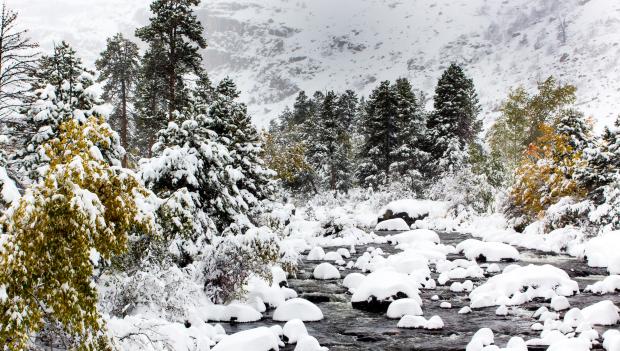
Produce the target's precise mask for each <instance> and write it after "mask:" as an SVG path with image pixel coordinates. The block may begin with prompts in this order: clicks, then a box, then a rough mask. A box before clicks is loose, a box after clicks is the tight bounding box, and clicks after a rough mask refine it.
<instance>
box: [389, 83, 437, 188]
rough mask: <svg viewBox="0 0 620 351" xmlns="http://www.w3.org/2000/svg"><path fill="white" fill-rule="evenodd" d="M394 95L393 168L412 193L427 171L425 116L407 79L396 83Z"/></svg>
mask: <svg viewBox="0 0 620 351" xmlns="http://www.w3.org/2000/svg"><path fill="white" fill-rule="evenodd" d="M394 92H395V97H396V128H397V132H396V135H397V136H396V137H397V139H398V147H397V148H396V149H395V150H394V152H393V154H394V159H395V160H396V161H395V163H394V164H393V166H392V168H393V170H394V171H395V172H396V173H398V174H400V175H402V176H406V177H407V178H408V179H409V181H408V182H407V183H409V186H410V187H411V189H412V190H415V189H414V188H416V187H419V185H420V184H419V182H420V181H421V179H422V176H423V175H424V174H426V172H427V168H428V167H427V162H428V158H429V155H428V153H427V152H426V151H424V142H425V140H424V135H425V133H426V116H425V115H424V111H423V110H422V107H421V106H420V104H419V103H418V101H417V98H416V96H415V93H414V92H413V89H412V87H411V83H410V82H409V80H408V79H406V78H400V79H398V80H396V83H395V84H394Z"/></svg>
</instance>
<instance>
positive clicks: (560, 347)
mask: <svg viewBox="0 0 620 351" xmlns="http://www.w3.org/2000/svg"><path fill="white" fill-rule="evenodd" d="M591 347H592V344H591V343H590V341H588V340H586V339H582V338H567V339H564V340H558V341H555V342H553V343H551V344H550V345H549V347H548V348H547V351H590V348H591Z"/></svg>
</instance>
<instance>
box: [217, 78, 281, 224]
mask: <svg viewBox="0 0 620 351" xmlns="http://www.w3.org/2000/svg"><path fill="white" fill-rule="evenodd" d="M238 97H239V91H238V90H237V87H236V85H235V83H234V82H233V81H232V80H231V79H229V78H225V79H223V80H222V81H221V82H220V83H219V84H218V86H217V88H216V89H215V94H214V96H213V103H212V105H211V109H210V111H209V119H210V129H211V130H212V131H213V132H214V133H215V134H216V135H217V137H216V141H218V142H220V143H221V144H223V145H225V146H226V147H227V148H228V150H230V156H231V158H232V162H231V165H232V167H233V168H234V169H236V170H237V171H238V172H239V174H238V177H237V179H236V186H237V188H238V189H239V192H240V194H241V196H242V197H243V201H244V202H245V204H246V206H247V207H248V208H247V210H249V214H250V217H251V218H252V217H254V215H256V214H258V213H259V212H260V210H261V209H262V206H261V202H262V201H263V200H265V199H268V198H270V197H271V195H272V194H273V191H274V188H273V186H274V185H273V182H272V178H273V176H274V174H273V171H271V170H269V169H268V168H267V167H266V166H265V163H264V161H263V159H262V155H261V154H262V153H263V146H262V143H261V141H260V138H259V135H258V132H257V131H256V128H255V127H254V126H253V125H252V121H251V119H250V116H249V115H248V113H247V107H246V105H245V104H243V103H241V102H239V101H237V99H238Z"/></svg>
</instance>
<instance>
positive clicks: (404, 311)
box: [386, 298, 423, 319]
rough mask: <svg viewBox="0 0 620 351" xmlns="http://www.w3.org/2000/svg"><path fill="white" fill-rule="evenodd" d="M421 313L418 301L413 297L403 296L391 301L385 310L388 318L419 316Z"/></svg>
mask: <svg viewBox="0 0 620 351" xmlns="http://www.w3.org/2000/svg"><path fill="white" fill-rule="evenodd" d="M422 314H423V312H422V307H420V303H419V302H418V301H417V300H415V299H410V298H405V299H398V300H396V301H393V302H392V303H391V304H390V306H389V307H388V310H387V313H386V315H387V317H388V318H394V319H397V318H401V317H403V316H405V315H410V316H421V315H422Z"/></svg>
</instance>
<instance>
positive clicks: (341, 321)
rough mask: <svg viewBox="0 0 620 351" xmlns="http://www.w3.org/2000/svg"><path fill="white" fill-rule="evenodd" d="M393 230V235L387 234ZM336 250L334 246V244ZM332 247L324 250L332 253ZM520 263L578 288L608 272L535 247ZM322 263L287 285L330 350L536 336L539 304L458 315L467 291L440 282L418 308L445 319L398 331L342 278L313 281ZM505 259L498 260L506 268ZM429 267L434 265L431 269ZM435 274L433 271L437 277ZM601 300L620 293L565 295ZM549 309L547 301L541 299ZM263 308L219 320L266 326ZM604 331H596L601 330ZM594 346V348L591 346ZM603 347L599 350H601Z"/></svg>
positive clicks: (453, 239)
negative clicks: (306, 304) (252, 317)
mask: <svg viewBox="0 0 620 351" xmlns="http://www.w3.org/2000/svg"><path fill="white" fill-rule="evenodd" d="M385 234H386V235H387V234H391V233H385ZM440 237H441V242H442V243H443V244H449V245H456V244H458V243H459V242H461V241H462V240H465V239H467V238H469V236H467V235H462V234H458V233H440ZM369 246H373V247H380V248H381V249H382V250H383V251H384V252H385V253H386V255H387V254H392V253H396V252H397V251H398V250H396V249H395V248H394V247H393V246H392V245H390V244H382V245H376V244H371V245H369ZM366 248H367V246H358V247H356V250H357V254H354V255H352V257H351V258H350V259H347V261H349V260H353V261H354V262H355V260H356V259H357V257H359V256H360V255H361V254H363V253H364V252H365V251H366ZM333 249H334V250H335V249H337V248H333ZM331 250H332V249H331V248H330V249H325V251H331ZM519 251H520V252H521V256H522V261H521V262H518V264H520V265H526V264H529V263H534V264H545V263H549V264H553V265H555V266H556V267H559V268H561V269H563V270H565V271H566V272H567V273H568V274H569V275H570V276H571V277H572V278H573V279H575V280H576V281H577V282H578V283H579V287H580V289H583V288H585V286H586V285H588V284H591V283H592V282H594V281H597V280H600V279H602V278H603V276H604V275H606V272H605V271H604V270H602V269H595V268H590V267H588V266H587V265H586V264H585V262H583V261H581V260H578V259H575V258H571V257H568V256H563V255H550V254H545V253H542V252H537V251H533V250H526V249H520V250H519ZM456 258H464V257H463V256H460V255H450V256H449V259H456ZM319 263H321V262H308V261H303V262H301V264H300V272H299V274H298V276H297V278H294V279H289V281H288V283H289V286H290V287H291V288H293V289H294V290H295V291H297V293H298V294H299V297H302V298H306V299H308V300H310V301H313V302H314V303H315V304H316V305H317V306H318V307H319V308H321V310H322V311H323V314H324V316H325V318H324V319H323V320H322V321H320V322H314V323H306V327H307V329H308V332H309V333H310V335H312V336H314V337H316V338H317V339H318V341H319V342H320V343H321V345H322V346H326V347H328V348H329V349H330V350H332V351H345V350H346V351H349V350H428V351H431V350H464V349H465V346H466V345H467V343H468V342H469V341H470V340H471V337H472V335H473V334H474V333H475V332H476V331H477V330H478V329H480V328H483V327H488V328H491V329H492V330H493V331H494V333H495V343H496V345H499V346H500V347H504V346H505V343H506V342H507V341H508V340H509V339H510V338H511V337H512V336H521V337H523V338H524V339H525V340H527V339H531V338H537V337H539V335H540V334H539V333H540V332H537V331H533V330H531V329H530V326H531V325H532V324H534V323H536V322H537V320H535V319H534V318H533V317H532V315H533V314H534V311H535V310H536V309H538V307H540V303H528V304H524V305H521V306H519V308H518V309H516V310H514V311H512V313H511V315H508V316H505V317H503V316H496V315H495V309H496V307H489V308H484V309H478V310H474V311H473V312H472V313H470V314H465V315H460V314H458V313H457V311H458V310H459V309H460V308H461V307H463V306H468V305H469V300H468V293H467V292H462V293H454V292H451V291H450V290H449V284H451V282H452V281H459V280H458V279H457V280H451V281H450V282H449V284H448V286H438V287H437V288H436V289H434V290H421V294H420V296H421V297H422V300H423V302H424V305H423V307H422V309H423V311H424V317H425V318H430V317H431V316H433V315H438V316H440V317H441V319H442V320H443V322H444V328H443V329H441V330H435V331H430V330H424V329H400V328H397V327H396V324H397V322H398V320H394V319H388V318H387V317H386V316H385V314H375V313H370V312H365V311H360V310H356V309H353V308H352V307H351V303H350V298H351V295H350V294H348V293H347V289H346V288H344V287H343V286H342V279H339V280H330V281H323V280H315V279H313V278H312V271H313V270H314V267H315V266H316V265H317V264H319ZM507 264H508V263H500V264H499V265H500V267H502V268H503V267H504V266H505V265H507ZM431 270H432V269H431ZM351 272H359V271H358V270H356V269H352V270H345V271H343V272H341V273H342V276H343V277H345V276H346V275H347V274H348V273H351ZM437 276H438V274H436V273H432V277H433V278H434V279H435V280H436V279H437ZM467 279H470V280H472V281H474V283H475V285H476V286H477V285H480V284H481V283H482V282H481V281H480V280H476V279H471V278H467ZM433 295H439V296H440V300H439V301H431V296H433ZM603 299H610V300H612V301H614V302H615V303H616V304H617V305H620V295H619V294H610V295H604V296H603V297H601V296H596V295H592V294H586V293H582V294H579V295H577V296H574V297H572V298H569V301H570V303H571V307H579V308H583V307H585V306H587V305H590V304H592V303H595V302H598V301H600V300H603ZM442 301H448V302H450V303H451V304H452V308H451V309H442V308H439V304H440V303H441V302H442ZM544 305H546V306H547V307H549V304H548V303H544ZM272 312H273V311H267V312H266V313H265V314H264V315H265V317H264V318H263V320H262V321H259V322H255V323H246V324H236V325H230V324H227V323H224V324H222V325H223V326H224V328H225V329H226V332H227V333H235V332H238V331H242V330H246V329H250V328H255V327H258V326H270V325H274V324H282V323H275V322H273V321H272V320H271V313H272ZM603 330H604V329H601V330H599V332H602V331H603ZM293 348H294V347H291V346H287V348H285V350H293ZM545 349H546V347H541V348H538V349H536V348H531V350H545ZM595 349H596V348H595ZM601 349H602V348H601Z"/></svg>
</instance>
